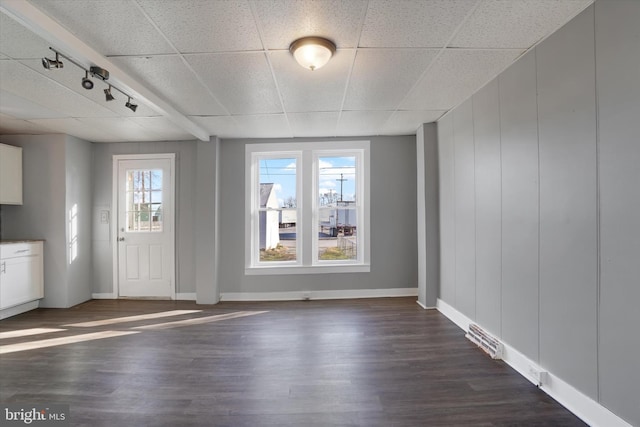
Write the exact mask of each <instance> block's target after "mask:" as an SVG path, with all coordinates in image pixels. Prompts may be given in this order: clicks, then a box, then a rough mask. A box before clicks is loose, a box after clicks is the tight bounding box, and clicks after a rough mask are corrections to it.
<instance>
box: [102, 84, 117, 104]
mask: <svg viewBox="0 0 640 427" xmlns="http://www.w3.org/2000/svg"><path fill="white" fill-rule="evenodd" d="M104 97H105V99H106V100H107V102H108V101H113V100H114V99H115V98H114V97H113V95H112V94H111V85H109V87H108V88H107V89H105V90H104Z"/></svg>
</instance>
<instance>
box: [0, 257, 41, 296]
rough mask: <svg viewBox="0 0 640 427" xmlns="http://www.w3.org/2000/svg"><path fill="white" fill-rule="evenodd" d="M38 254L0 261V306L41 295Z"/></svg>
mask: <svg viewBox="0 0 640 427" xmlns="http://www.w3.org/2000/svg"><path fill="white" fill-rule="evenodd" d="M40 259H41V258H40V255H33V256H24V257H18V258H9V259H4V260H2V261H0V308H7V307H12V306H15V305H19V304H23V303H25V302H29V301H33V300H36V299H39V298H42V297H43V292H42V281H41V280H40V277H41V268H42V263H41V262H40Z"/></svg>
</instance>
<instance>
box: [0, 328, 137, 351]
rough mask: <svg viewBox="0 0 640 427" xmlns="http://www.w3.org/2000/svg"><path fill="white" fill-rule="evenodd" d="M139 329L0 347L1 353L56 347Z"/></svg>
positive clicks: (133, 332) (132, 332) (94, 333)
mask: <svg viewBox="0 0 640 427" xmlns="http://www.w3.org/2000/svg"><path fill="white" fill-rule="evenodd" d="M137 333H139V332H138V331H104V332H93V333H90V334H82V335H74V336H71V337H61V338H51V339H48V340H39V341H30V342H24V343H18V344H10V345H4V346H2V347H0V354H7V353H15V352H17V351H25V350H34V349H36V348H45V347H55V346H58V345H65V344H74V343H78V342H83V341H92V340H99V339H103V338H112V337H120V336H123V335H131V334H137Z"/></svg>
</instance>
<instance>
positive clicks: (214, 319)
mask: <svg viewBox="0 0 640 427" xmlns="http://www.w3.org/2000/svg"><path fill="white" fill-rule="evenodd" d="M262 313H268V311H238V312H235V313H228V314H218V315H215V316H206V317H196V318H195V319H186V320H176V321H175V322H166V323H157V324H155V325H145V326H136V327H135V328H133V329H145V330H156V329H170V328H179V327H181V326H189V325H198V324H202V323H210V322H218V321H220V320H227V319H236V318H238V317H246V316H253V315H255V314H262Z"/></svg>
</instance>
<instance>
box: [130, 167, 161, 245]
mask: <svg viewBox="0 0 640 427" xmlns="http://www.w3.org/2000/svg"><path fill="white" fill-rule="evenodd" d="M126 186H127V188H126V216H125V217H126V220H127V225H126V227H127V231H129V232H160V231H162V170H161V169H151V170H139V169H136V170H127V183H126Z"/></svg>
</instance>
